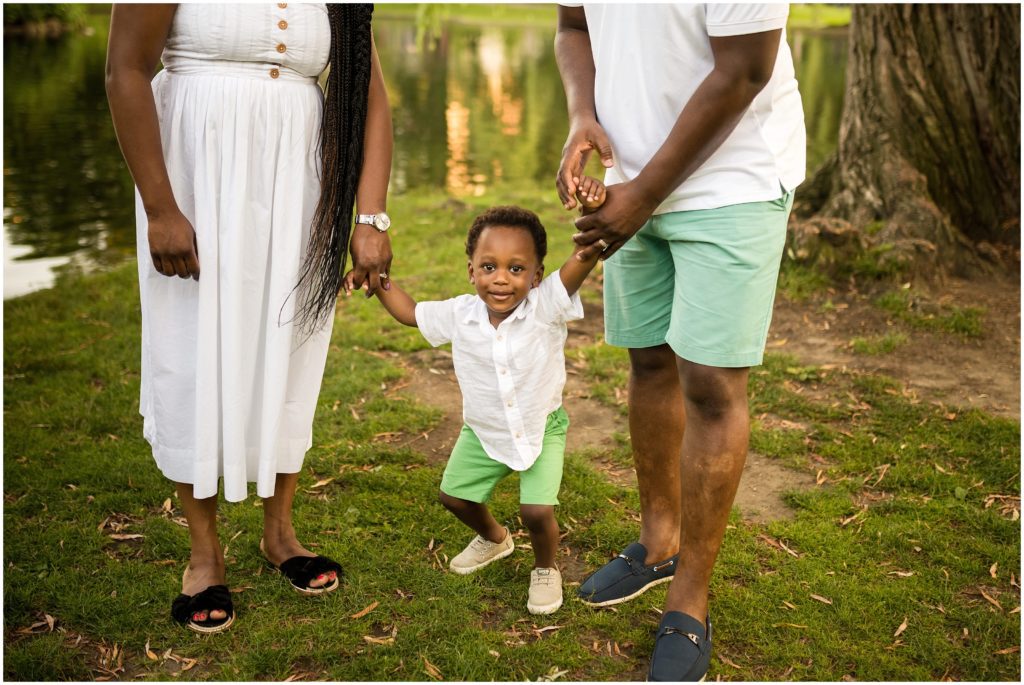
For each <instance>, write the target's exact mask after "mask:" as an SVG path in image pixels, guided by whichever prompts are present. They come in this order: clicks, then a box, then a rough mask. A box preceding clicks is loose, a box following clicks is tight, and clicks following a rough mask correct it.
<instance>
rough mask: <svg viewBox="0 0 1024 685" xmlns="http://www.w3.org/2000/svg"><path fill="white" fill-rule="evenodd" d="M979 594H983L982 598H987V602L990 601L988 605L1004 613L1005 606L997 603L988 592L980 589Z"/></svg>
mask: <svg viewBox="0 0 1024 685" xmlns="http://www.w3.org/2000/svg"><path fill="white" fill-rule="evenodd" d="M978 592H980V593H981V596H982V597H984V598H985V600H986V601H988V603H989V604H991V605H992V606H994V607H995V608H996V609H999V611H1003V605H1002V604H1000V603H999V602H997V601H996V599H995V598H994V597H992V596H991V595H989V594H988V593H987V592H985V591H984V590H982V589H981V588H978Z"/></svg>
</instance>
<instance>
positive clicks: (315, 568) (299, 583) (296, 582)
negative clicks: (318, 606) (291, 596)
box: [271, 556, 343, 595]
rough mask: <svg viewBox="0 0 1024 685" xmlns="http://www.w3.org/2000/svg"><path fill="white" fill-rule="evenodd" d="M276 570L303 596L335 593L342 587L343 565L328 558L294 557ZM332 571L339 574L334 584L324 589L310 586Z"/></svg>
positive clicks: (325, 586) (323, 587)
mask: <svg viewBox="0 0 1024 685" xmlns="http://www.w3.org/2000/svg"><path fill="white" fill-rule="evenodd" d="M271 566H273V564H271ZM275 568H277V570H278V571H280V572H281V575H283V576H284V577H285V578H287V579H288V581H289V582H290V583H291V584H292V587H293V588H295V591H296V592H299V593H301V594H303V595H323V594H327V593H328V592H334V591H335V590H337V589H338V587H340V586H341V577H342V575H343V572H342V570H341V564H339V563H338V562H336V561H334V560H333V559H329V558H327V557H321V556H316V557H292V558H291V559H288V560H286V561H284V562H282V564H281V565H280V566H277V567H275ZM331 571H334V572H335V574H337V577H336V578H335V579H334V582H332V583H330V584H328V585H324V586H322V587H310V586H309V582H310V581H311V580H314V579H315V578H317V577H318V576H320V575H322V574H325V573H330V572H331Z"/></svg>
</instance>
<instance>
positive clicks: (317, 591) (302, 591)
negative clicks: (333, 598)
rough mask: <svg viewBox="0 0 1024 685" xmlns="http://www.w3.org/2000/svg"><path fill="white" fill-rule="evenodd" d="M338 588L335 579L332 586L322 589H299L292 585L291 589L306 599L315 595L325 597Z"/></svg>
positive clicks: (339, 584) (338, 585)
mask: <svg viewBox="0 0 1024 685" xmlns="http://www.w3.org/2000/svg"><path fill="white" fill-rule="evenodd" d="M282 575H283V574H282ZM340 586H341V581H340V580H338V579H337V578H335V579H334V584H333V585H324V586H323V587H299V586H298V585H294V584H293V585H292V588H293V589H294V590H295V591H296V592H298V593H299V594H300V595H306V596H307V597H310V596H316V595H326V594H327V593H328V592H334V591H335V590H337V589H338V588H339V587H340Z"/></svg>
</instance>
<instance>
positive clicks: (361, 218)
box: [356, 212, 391, 233]
mask: <svg viewBox="0 0 1024 685" xmlns="http://www.w3.org/2000/svg"><path fill="white" fill-rule="evenodd" d="M356 223H357V224H366V225H367V226H373V227H374V228H376V229H377V230H378V231H380V232H381V233H383V232H384V231H386V230H388V229H389V228H391V217H389V216H388V215H387V214H386V213H384V212H380V213H378V214H356Z"/></svg>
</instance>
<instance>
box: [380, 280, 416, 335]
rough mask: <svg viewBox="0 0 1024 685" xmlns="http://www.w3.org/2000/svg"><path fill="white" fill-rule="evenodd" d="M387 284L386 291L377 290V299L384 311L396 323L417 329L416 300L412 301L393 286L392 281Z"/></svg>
mask: <svg viewBox="0 0 1024 685" xmlns="http://www.w3.org/2000/svg"><path fill="white" fill-rule="evenodd" d="M387 284H388V285H389V286H390V287H389V288H387V290H385V289H384V288H377V298H378V299H379V300H380V302H381V304H383V305H384V309H387V310H388V313H389V314H391V316H393V317H395V321H397V322H398V323H403V324H405V325H406V326H412V327H413V328H417V326H416V300H414V299H412V297H410V296H409V294H408V293H407V292H405V291H404V290H402V289H401V288H399V287H398V286H397V285H395V282H394V281H392V280H388V281H387Z"/></svg>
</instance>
